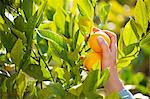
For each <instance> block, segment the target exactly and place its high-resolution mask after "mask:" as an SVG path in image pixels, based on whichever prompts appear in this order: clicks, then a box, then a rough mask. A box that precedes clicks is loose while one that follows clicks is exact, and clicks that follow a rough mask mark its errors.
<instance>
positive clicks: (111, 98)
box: [105, 92, 122, 99]
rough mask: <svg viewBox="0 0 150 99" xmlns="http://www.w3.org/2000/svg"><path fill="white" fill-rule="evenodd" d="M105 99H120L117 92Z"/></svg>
mask: <svg viewBox="0 0 150 99" xmlns="http://www.w3.org/2000/svg"><path fill="white" fill-rule="evenodd" d="M105 99H122V98H121V97H120V96H119V93H118V92H113V93H111V94H109V95H108V96H106V97H105Z"/></svg>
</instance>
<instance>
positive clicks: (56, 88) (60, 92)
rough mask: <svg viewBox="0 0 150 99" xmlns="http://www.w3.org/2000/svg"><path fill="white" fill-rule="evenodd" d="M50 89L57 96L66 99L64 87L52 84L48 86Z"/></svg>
mask: <svg viewBox="0 0 150 99" xmlns="http://www.w3.org/2000/svg"><path fill="white" fill-rule="evenodd" d="M48 88H49V89H51V91H52V92H53V94H55V95H56V96H60V97H64V96H65V90H64V89H63V87H62V85H61V84H59V83H55V84H50V85H49V86H48Z"/></svg>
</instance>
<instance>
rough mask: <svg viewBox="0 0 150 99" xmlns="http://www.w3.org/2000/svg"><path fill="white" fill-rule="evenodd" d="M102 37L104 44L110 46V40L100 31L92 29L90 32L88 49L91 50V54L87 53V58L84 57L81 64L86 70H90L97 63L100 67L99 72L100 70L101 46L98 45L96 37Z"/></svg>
mask: <svg viewBox="0 0 150 99" xmlns="http://www.w3.org/2000/svg"><path fill="white" fill-rule="evenodd" d="M99 36H100V37H102V38H103V39H104V40H105V41H106V43H107V44H108V46H110V38H109V36H108V35H107V34H106V33H105V32H103V31H101V30H100V29H98V28H95V27H94V28H92V32H91V34H90V37H89V39H88V43H89V46H90V48H91V49H92V50H93V51H92V52H89V53H88V54H87V56H86V57H85V59H84V62H83V66H84V67H85V68H87V70H91V69H92V68H93V66H94V65H95V64H98V63H99V65H100V66H99V67H100V70H101V69H102V67H101V62H102V48H101V46H100V45H99V44H98V41H97V39H98V37H99Z"/></svg>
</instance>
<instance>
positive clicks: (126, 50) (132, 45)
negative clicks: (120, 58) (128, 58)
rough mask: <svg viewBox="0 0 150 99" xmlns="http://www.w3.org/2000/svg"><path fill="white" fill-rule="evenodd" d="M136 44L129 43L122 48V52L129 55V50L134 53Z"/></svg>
mask: <svg viewBox="0 0 150 99" xmlns="http://www.w3.org/2000/svg"><path fill="white" fill-rule="evenodd" d="M136 49H137V44H136V43H135V44H131V45H128V46H127V47H125V48H124V53H125V55H129V54H131V52H133V51H134V52H133V53H136V52H137V50H136Z"/></svg>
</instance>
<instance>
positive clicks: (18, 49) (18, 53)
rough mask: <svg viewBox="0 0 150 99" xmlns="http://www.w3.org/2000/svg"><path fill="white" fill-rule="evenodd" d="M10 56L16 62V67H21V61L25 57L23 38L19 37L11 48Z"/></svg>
mask: <svg viewBox="0 0 150 99" xmlns="http://www.w3.org/2000/svg"><path fill="white" fill-rule="evenodd" d="M10 57H11V59H12V61H13V62H14V63H15V65H16V68H17V69H19V67H20V61H21V59H22V57H23V44H22V40H21V39H18V40H17V41H16V43H15V45H14V47H13V48H12V50H11V53H10Z"/></svg>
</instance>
